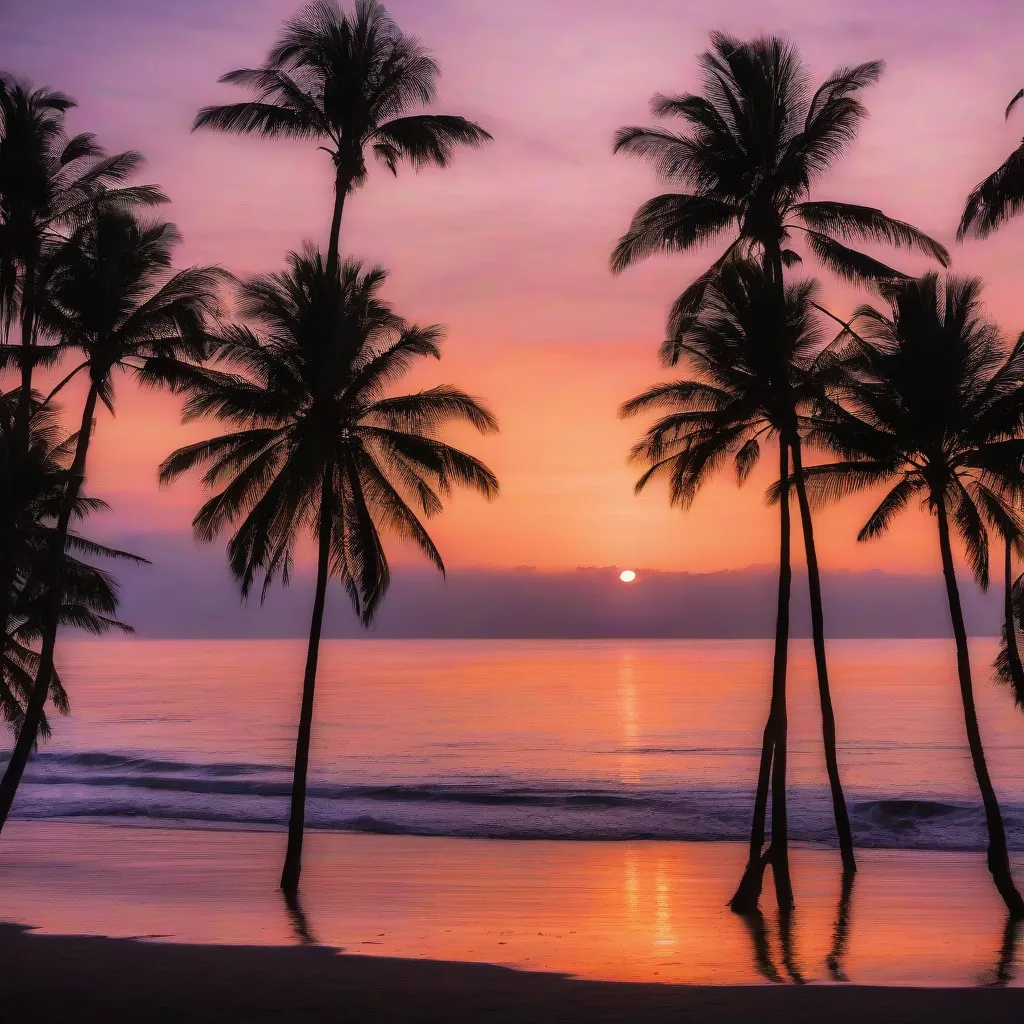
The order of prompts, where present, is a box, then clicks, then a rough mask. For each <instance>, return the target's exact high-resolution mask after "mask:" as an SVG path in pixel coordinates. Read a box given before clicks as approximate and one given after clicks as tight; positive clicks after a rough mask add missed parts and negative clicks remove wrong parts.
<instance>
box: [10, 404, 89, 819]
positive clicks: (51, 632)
mask: <svg viewBox="0 0 1024 1024" xmlns="http://www.w3.org/2000/svg"><path fill="white" fill-rule="evenodd" d="M96 399H97V395H96V389H95V388H90V389H89V394H88V397H87V398H86V400H85V408H84V409H83V410H82V425H81V427H80V429H79V432H78V442H77V444H76V446H75V458H74V461H73V462H72V463H71V469H70V471H69V474H68V482H67V487H66V488H65V491H64V500H63V502H62V503H61V508H60V515H59V516H58V519H57V526H56V528H55V529H54V532H53V538H52V541H51V546H50V554H49V565H48V567H47V572H48V575H49V586H48V588H47V594H46V601H45V604H44V606H43V622H42V646H41V648H40V652H39V669H38V671H37V672H36V678H35V682H34V683H33V685H32V693H31V694H30V695H29V699H28V704H27V706H26V708H25V721H24V722H23V723H22V726H21V729H20V730H19V731H18V739H17V741H16V742H15V744H14V750H13V751H12V752H11V759H10V761H8V763H7V769H6V771H5V772H4V777H3V779H2V780H0V831H2V830H3V827H4V825H5V824H6V823H7V817H8V815H9V814H10V813H11V806H12V805H13V803H14V798H15V796H16V795H17V792H18V786H20V785H21V777H22V775H24V773H25V766H26V765H27V764H28V759H29V757H31V755H32V751H33V749H34V748H35V743H36V735H37V733H38V731H39V723H40V722H41V721H42V718H43V712H44V710H45V708H46V698H47V697H48V696H49V693H50V685H49V683H50V680H51V679H52V678H53V659H54V653H55V650H56V647H57V624H58V621H59V619H60V609H61V605H62V603H63V597H64V581H63V579H62V575H63V560H64V549H65V547H66V546H67V539H68V529H69V527H70V525H71V513H72V511H73V510H74V507H75V502H76V501H77V500H78V495H79V493H80V492H81V490H82V481H83V480H84V479H85V465H86V460H87V458H88V454H89V441H90V439H91V437H92V428H93V417H94V416H95V414H96Z"/></svg>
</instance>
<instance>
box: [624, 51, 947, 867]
mask: <svg viewBox="0 0 1024 1024" xmlns="http://www.w3.org/2000/svg"><path fill="white" fill-rule="evenodd" d="M699 63H700V66H701V70H702V72H703V75H704V89H703V94H702V95H694V94H684V95H681V96H661V95H659V96H655V97H654V99H653V100H652V103H651V108H652V112H653V113H654V115H655V116H656V117H677V118H681V119H682V120H683V121H684V123H685V124H686V126H687V129H688V130H687V131H686V132H685V133H676V132H672V131H668V130H666V129H663V128H645V127H627V128H622V129H620V131H619V132H618V134H617V136H616V139H615V151H616V152H625V153H629V154H631V155H634V156H638V157H640V158H642V159H644V160H646V161H647V162H649V163H650V164H652V165H653V167H654V169H655V170H656V171H657V172H658V173H659V174H660V175H661V176H662V177H664V178H665V179H667V180H668V181H670V182H673V183H679V184H681V185H682V186H684V187H686V188H688V191H687V192H684V193H667V194H664V195H660V196H656V197H655V198H654V199H651V200H648V201H647V202H646V203H644V204H643V205H642V206H641V207H640V209H639V210H638V211H637V212H636V214H635V215H634V217H633V222H632V224H631V225H630V228H629V230H628V231H627V232H626V234H625V235H624V236H623V237H622V239H621V240H620V241H619V244H618V245H617V246H616V249H615V252H614V254H613V256H612V268H613V270H614V271H615V272H617V273H618V272H620V271H622V270H625V269H626V268H627V267H629V266H631V265H632V264H634V263H636V262H638V261H639V260H641V259H644V258H646V257H647V256H650V255H651V254H653V253H656V252H685V251H688V250H690V249H694V248H696V247H698V246H702V245H704V244H707V243H709V242H713V241H714V240H716V239H718V238H726V239H728V244H727V245H726V248H725V250H724V251H723V252H722V253H721V254H720V255H719V256H718V257H717V258H716V259H715V261H714V263H713V264H712V266H711V268H710V269H709V270H708V271H706V272H705V273H703V274H701V275H700V276H699V277H698V278H697V280H696V281H694V282H693V284H691V285H690V286H689V287H688V288H687V289H686V290H685V291H684V292H683V293H682V295H680V296H679V298H678V299H677V300H676V302H675V303H674V305H673V307H672V310H671V313H670V315H669V324H668V333H667V340H666V341H665V343H664V345H663V347H662V356H663V358H664V360H665V362H666V363H668V364H669V365H671V364H673V363H674V362H675V361H676V360H677V359H678V356H679V353H678V339H679V338H681V337H683V336H685V334H686V331H687V330H688V326H689V324H690V323H692V321H693V319H694V318H695V317H697V316H699V314H700V310H701V308H702V305H703V303H704V300H705V295H706V293H707V290H708V288H709V287H710V286H711V284H712V282H713V281H714V279H715V277H716V275H717V274H718V273H719V272H720V271H721V269H722V268H723V267H724V266H725V265H726V264H727V263H728V262H729V261H730V260H733V259H737V258H744V259H746V258H754V259H758V260H760V261H761V262H762V264H763V266H764V268H765V273H766V274H768V275H770V276H771V277H772V279H773V280H774V282H775V287H776V294H777V296H778V300H779V302H780V303H781V302H782V295H783V268H784V266H792V265H794V264H796V263H799V262H800V261H801V259H802V257H801V256H800V254H799V252H798V251H797V250H796V249H795V248H793V246H794V245H795V244H796V243H797V241H798V240H802V241H803V242H804V244H805V245H806V249H807V251H809V253H810V254H811V255H813V256H814V257H815V258H816V259H817V260H818V261H819V262H820V263H821V264H823V265H824V266H825V267H826V268H827V269H829V270H831V271H832V272H834V273H836V274H838V275H839V276H841V277H844V278H847V279H849V280H852V281H879V280H883V281H884V280H891V279H894V278H899V277H902V276H903V275H902V274H901V273H900V272H899V271H897V270H894V269H893V268H892V267H889V266H887V265H886V264H884V263H881V262H880V261H879V260H877V259H875V258H873V257H871V256H868V255H867V254H866V253H863V252H861V251H859V250H858V249H854V248H851V247H850V246H849V245H847V244H845V243H847V242H853V243H857V242H869V243H885V244H888V245H892V246H897V247H901V246H902V247H909V248H913V249H917V250H919V251H921V252H924V253H925V254H927V255H928V256H931V257H933V258H935V259H937V260H938V261H939V262H940V263H942V265H943V266H945V265H946V264H947V263H948V260H949V254H948V253H947V252H946V250H945V249H944V248H943V247H942V246H941V245H940V244H939V243H938V242H935V241H934V240H933V239H931V238H929V237H928V236H927V235H925V234H923V233H922V232H920V231H918V230H917V229H916V228H914V227H913V226H911V225H910V224H906V223H904V222H902V221H898V220H894V219H893V218H891V217H889V216H887V215H886V214H884V213H883V212H882V211H881V210H878V209H875V208H873V207H866V206H857V205H853V204H850V203H838V202H826V201H819V200H816V199H813V198H812V196H813V194H814V192H815V190H816V187H817V185H818V183H819V182H820V180H821V178H822V177H823V176H824V175H825V174H826V173H827V172H828V171H829V170H830V169H831V167H832V165H833V164H834V162H835V161H836V159H837V158H838V157H839V156H841V155H842V153H843V151H844V150H845V149H846V148H847V146H848V145H849V144H850V143H851V142H852V141H853V139H854V138H855V137H856V134H857V130H858V128H859V126H860V123H861V121H862V120H863V119H864V117H865V116H866V110H865V109H864V107H863V105H862V103H861V102H860V100H859V98H858V94H859V93H860V92H861V91H862V90H863V89H864V88H865V87H867V86H869V85H871V84H872V83H874V82H875V81H876V80H877V79H878V77H879V75H880V74H881V72H882V69H883V65H882V63H881V62H880V61H872V62H870V63H867V64H861V65H858V66H857V67H854V68H841V69H839V70H837V71H835V72H833V74H832V75H830V76H829V77H828V78H827V79H826V80H825V81H824V82H823V83H822V84H821V85H820V86H819V87H818V89H817V90H816V91H815V92H814V93H813V94H812V93H810V92H809V91H808V87H807V83H808V81H809V78H810V76H809V73H808V71H807V68H806V66H805V65H804V63H803V61H802V60H801V59H800V57H799V55H798V54H797V52H796V51H795V49H794V48H793V47H792V46H791V45H790V44H789V43H787V42H786V41H785V40H783V39H779V38H775V37H759V38H756V39H753V40H751V41H748V42H741V41H739V40H737V39H734V38H732V37H730V36H728V35H725V34H723V33H718V32H716V33H714V34H712V37H711V49H710V50H708V51H706V52H705V53H703V54H702V55H701V56H700V58H699ZM840 239H842V241H840ZM792 455H793V477H792V482H793V485H794V489H795V490H796V494H797V500H798V504H799V508H800V517H801V524H802V527H803V536H804V547H805V554H806V560H807V578H808V586H809V589H810V604H811V626H812V637H813V642H814V656H815V664H816V669H817V675H818V690H819V696H820V703H821V711H822V734H823V743H824V748H825V762H826V769H827V772H828V778H829V786H830V789H831V793H832V804H833V810H834V814H835V819H836V830H837V833H838V836H839V845H840V850H841V853H842V858H843V864H844V868H845V869H846V870H847V871H853V870H855V869H856V861H855V858H854V852H853V836H852V833H851V830H850V820H849V814H848V811H847V808H846V801H845V798H844V796H843V789H842V783H841V780H840V775H839V766H838V757H837V754H836V726H835V715H834V712H833V708H832V698H831V691H830V687H829V681H828V663H827V659H826V653H825V627H824V612H823V608H822V600H821V582H820V574H819V571H818V559H817V551H816V548H815V544H814V536H813V523H812V517H811V512H810V507H809V505H808V503H807V499H806V494H805V489H804V485H803V473H802V464H803V460H802V451H801V446H800V441H799V438H797V439H795V440H794V442H793V449H792Z"/></svg>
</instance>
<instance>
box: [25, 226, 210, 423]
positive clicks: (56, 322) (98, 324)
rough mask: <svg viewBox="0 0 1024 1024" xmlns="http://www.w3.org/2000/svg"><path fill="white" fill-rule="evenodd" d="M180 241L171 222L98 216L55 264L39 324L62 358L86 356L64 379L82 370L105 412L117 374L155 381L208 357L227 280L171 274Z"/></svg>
mask: <svg viewBox="0 0 1024 1024" xmlns="http://www.w3.org/2000/svg"><path fill="white" fill-rule="evenodd" d="M179 241H180V236H179V235H178V232H177V230H176V228H175V227H174V225H173V224H166V223H160V222H153V223H149V222H146V221H142V220H139V219H138V218H137V217H136V216H135V215H134V214H132V213H129V212H125V211H117V210H108V209H102V208H101V209H96V210H94V211H93V216H92V217H91V218H90V219H89V220H88V221H86V222H85V223H84V224H83V225H82V226H81V227H80V228H79V229H78V230H77V231H76V232H75V233H74V234H73V235H72V237H71V238H70V239H69V240H68V241H67V242H66V243H65V245H64V246H63V247H62V249H61V253H60V254H59V256H58V257H57V258H56V259H55V266H54V269H53V274H52V281H51V284H50V287H49V288H48V290H47V297H46V298H47V302H46V305H45V306H44V307H43V309H42V310H41V319H42V320H43V322H44V323H45V325H46V327H47V329H48V330H49V331H50V332H52V333H53V334H54V335H55V336H57V337H59V338H60V339H61V349H62V351H65V352H66V351H68V350H71V351H77V352H80V353H81V354H82V355H83V356H84V357H85V358H84V359H83V360H82V362H81V363H80V364H79V365H78V366H76V367H75V368H74V369H73V370H72V371H71V372H70V373H69V374H68V375H67V377H65V378H64V380H63V381H62V382H61V384H60V385H59V387H63V385H64V384H66V383H67V382H68V381H70V380H71V379H72V378H73V377H74V376H75V375H76V374H78V373H80V372H85V373H87V374H88V376H89V379H90V383H91V385H92V387H93V388H94V389H95V391H96V393H97V397H98V398H99V399H100V401H102V402H103V403H104V404H105V405H106V406H107V407H108V408H111V409H112V408H113V400H114V384H115V380H116V377H115V374H116V373H117V372H119V371H120V372H125V373H130V374H132V375H134V376H135V377H136V378H137V379H138V380H139V381H140V382H141V383H143V384H149V385H152V384H156V383H159V382H160V381H161V380H162V379H164V378H165V377H166V376H167V374H168V373H170V372H172V371H173V369H174V366H175V365H176V363H177V362H178V361H180V360H188V361H193V360H196V359H200V358H202V357H203V355H205V354H206V352H207V337H208V331H207V322H208V320H209V318H210V317H212V316H213V315H215V314H216V312H217V292H218V289H219V287H220V285H221V284H222V283H223V282H225V281H226V280H228V279H229V275H227V274H226V273H225V272H224V271H222V270H219V269H217V268H215V267H191V268H188V269H186V270H180V271H177V272H176V273H175V272H172V271H171V257H172V253H173V250H174V247H175V246H176V245H177V244H178V242H179Z"/></svg>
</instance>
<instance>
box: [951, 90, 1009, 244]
mask: <svg viewBox="0 0 1024 1024" xmlns="http://www.w3.org/2000/svg"><path fill="white" fill-rule="evenodd" d="M1021 99H1024V89H1021V90H1020V92H1018V93H1017V95H1016V96H1014V97H1013V99H1012V100H1010V105H1009V106H1008V107H1007V108H1006V118H1007V120H1009V117H1010V114H1011V113H1013V108H1014V107H1015V106H1016V105H1017V104H1018V103H1019V102H1020V100H1021ZM1022 207H1024V141H1022V142H1021V144H1020V145H1019V146H1018V147H1017V148H1016V149H1015V150H1014V151H1013V152H1012V153H1011V154H1010V155H1009V156H1008V157H1007V158H1006V160H1004V161H1003V163H1002V164H1001V165H1000V166H999V167H998V168H997V169H996V170H994V171H993V172H992V173H991V174H990V175H989V176H988V177H987V178H986V179H985V180H984V181H982V182H981V183H980V184H979V185H978V186H977V187H976V188H975V189H974V191H973V192H972V193H971V194H970V195H969V196H968V197H967V203H966V204H965V206H964V212H963V216H962V217H961V218H960V227H959V229H958V230H957V238H958V239H960V240H961V241H963V239H965V238H967V237H968V236H969V235H975V236H976V237H978V238H987V237H988V236H989V235H990V234H992V232H993V231H995V230H996V229H997V228H999V227H1001V226H1002V225H1003V224H1004V223H1005V222H1006V221H1008V220H1009V219H1010V218H1011V217H1014V216H1016V215H1017V214H1018V213H1020V211H1021V208H1022Z"/></svg>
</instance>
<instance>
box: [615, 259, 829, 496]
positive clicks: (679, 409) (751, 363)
mask: <svg viewBox="0 0 1024 1024" xmlns="http://www.w3.org/2000/svg"><path fill="white" fill-rule="evenodd" d="M815 291H816V285H815V284H814V283H813V282H800V283H796V284H791V285H789V286H787V288H786V317H785V321H784V325H783V329H782V330H781V331H780V330H778V329H777V328H776V326H775V325H776V324H777V323H778V316H777V310H778V305H777V301H776V294H775V290H774V288H773V286H772V283H771V282H770V280H769V279H768V278H766V276H765V274H764V273H763V270H762V268H761V267H760V266H758V265H757V264H755V263H752V262H750V261H736V262H730V263H729V264H727V265H726V266H724V267H723V268H722V271H721V273H720V274H719V275H718V276H717V277H716V279H715V280H714V281H713V282H711V283H710V284H709V287H708V290H707V293H706V295H705V301H704V305H703V306H702V308H701V310H700V313H699V315H698V316H697V318H696V319H695V320H694V321H693V322H692V323H691V324H690V325H689V328H688V330H687V331H686V332H685V334H683V335H682V336H681V337H680V338H679V339H678V351H679V353H680V356H681V357H682V358H683V359H684V360H685V361H686V363H687V366H688V368H689V370H690V371H691V373H690V376H689V377H688V378H687V379H685V380H679V381H673V382H669V383H666V384H659V385H657V386H656V387H654V388H651V389H650V390H649V391H647V392H645V393H644V394H642V395H640V396H638V397H637V398H634V399H632V400H631V401H629V402H627V403H626V404H625V405H624V406H623V408H622V412H623V415H627V416H632V415H636V414H637V413H640V412H644V411H647V410H650V409H667V410H668V412H667V413H666V414H665V415H664V416H662V417H661V418H660V419H658V421H657V422H656V423H655V424H654V425H653V426H652V427H651V428H650V430H649V431H648V432H647V434H646V436H645V437H644V439H643V440H642V441H641V442H640V443H639V444H638V445H637V446H636V447H635V448H634V449H633V453H632V456H633V459H634V460H635V461H639V462H642V463H645V464H647V466H648V469H647V470H646V472H645V473H644V475H643V476H642V477H641V478H640V480H639V481H638V483H637V490H638V491H639V490H641V489H643V488H644V487H646V486H647V484H648V483H649V482H651V480H653V479H654V478H656V477H661V476H667V477H668V479H669V483H670V496H671V500H672V501H673V503H675V504H679V505H682V506H683V507H687V506H689V505H690V504H691V503H692V501H693V499H694V498H695V497H696V495H697V493H698V492H699V490H700V488H701V487H702V486H703V484H704V483H705V482H706V480H707V479H708V477H709V476H710V475H711V474H713V473H714V472H716V471H717V470H718V469H720V468H721V466H722V464H723V462H725V461H726V460H727V459H732V461H733V464H734V466H735V469H736V474H737V477H738V479H739V481H740V483H742V482H743V481H744V480H745V479H746V478H747V476H748V475H749V474H750V472H751V470H752V469H753V468H754V466H755V465H756V463H757V461H758V459H759V457H760V454H761V442H762V440H763V439H766V438H768V437H770V436H771V435H773V434H783V435H790V436H791V435H792V434H793V433H794V432H795V431H796V429H797V426H798V423H797V410H798V408H799V407H800V405H802V404H803V403H805V402H806V401H808V400H809V399H810V398H811V397H812V396H813V394H814V393H815V379H814V367H815V356H816V353H817V351H818V350H819V348H820V347H821V336H820V331H819V328H818V325H817V323H816V321H815V311H814V307H813V305H812V303H813V298H814V295H815Z"/></svg>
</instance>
